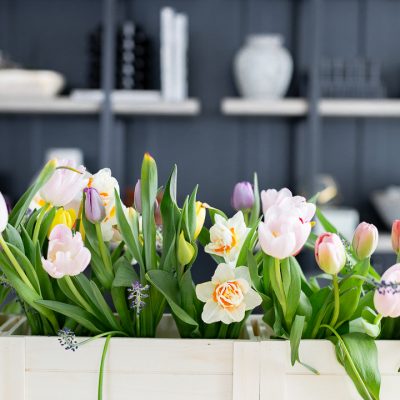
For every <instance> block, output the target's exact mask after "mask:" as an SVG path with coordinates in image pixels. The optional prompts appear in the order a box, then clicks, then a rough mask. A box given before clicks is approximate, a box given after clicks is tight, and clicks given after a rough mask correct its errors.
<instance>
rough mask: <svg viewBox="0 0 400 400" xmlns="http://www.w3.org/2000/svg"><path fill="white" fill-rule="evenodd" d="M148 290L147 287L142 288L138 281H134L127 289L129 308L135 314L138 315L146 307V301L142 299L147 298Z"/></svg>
mask: <svg viewBox="0 0 400 400" xmlns="http://www.w3.org/2000/svg"><path fill="white" fill-rule="evenodd" d="M149 288H150V286H149V285H145V286H143V285H142V284H141V283H140V282H139V281H136V282H134V283H133V284H132V286H131V287H130V288H129V289H128V292H129V295H128V300H130V306H131V308H132V309H134V310H135V311H136V313H137V314H140V312H141V311H142V310H143V308H144V307H145V306H146V301H145V300H144V299H146V298H148V297H149V294H148V293H147V291H148V290H149Z"/></svg>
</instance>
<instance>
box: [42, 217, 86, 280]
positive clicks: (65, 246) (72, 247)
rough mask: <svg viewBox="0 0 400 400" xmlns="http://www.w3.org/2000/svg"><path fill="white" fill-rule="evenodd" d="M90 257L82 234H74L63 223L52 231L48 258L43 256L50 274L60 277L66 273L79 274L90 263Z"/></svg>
mask: <svg viewBox="0 0 400 400" xmlns="http://www.w3.org/2000/svg"><path fill="white" fill-rule="evenodd" d="M90 257H91V255H90V251H89V250H88V249H87V248H86V247H85V246H84V245H83V241H82V237H81V234H80V233H79V232H76V233H75V235H73V234H72V231H71V229H70V228H68V226H66V225H62V224H61V225H57V226H55V227H54V229H53V230H52V231H51V234H50V238H49V247H48V251H47V259H44V258H42V264H43V268H44V269H45V270H46V271H47V273H48V274H49V275H50V276H52V277H53V278H56V279H60V278H62V277H63V276H65V275H69V276H74V275H79V274H80V273H81V272H83V271H84V270H85V269H86V267H87V266H88V265H89V262H90Z"/></svg>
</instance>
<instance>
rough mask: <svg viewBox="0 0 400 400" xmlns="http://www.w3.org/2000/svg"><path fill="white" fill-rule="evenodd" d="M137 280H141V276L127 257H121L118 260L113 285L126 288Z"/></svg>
mask: <svg viewBox="0 0 400 400" xmlns="http://www.w3.org/2000/svg"><path fill="white" fill-rule="evenodd" d="M136 281H139V277H138V276H137V273H136V271H135V269H134V268H133V266H132V265H131V264H130V263H129V261H128V260H127V259H126V258H124V257H121V258H120V259H119V260H118V261H117V269H116V273H115V278H114V281H113V284H112V286H113V287H125V288H126V287H129V286H131V285H132V283H133V282H136Z"/></svg>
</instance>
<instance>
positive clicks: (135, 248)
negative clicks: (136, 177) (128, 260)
mask: <svg viewBox="0 0 400 400" xmlns="http://www.w3.org/2000/svg"><path fill="white" fill-rule="evenodd" d="M114 194H115V209H116V216H117V222H118V226H119V228H120V232H121V236H122V239H123V240H124V242H125V244H126V247H127V248H128V251H129V253H130V254H131V255H132V257H134V258H135V260H136V261H137V262H138V263H139V265H140V266H141V267H142V268H144V262H143V258H142V250H141V245H140V241H139V230H137V231H136V232H135V230H134V229H133V227H132V226H131V225H130V224H129V222H128V219H127V218H126V215H125V213H124V210H123V208H122V202H121V199H120V197H119V194H118V192H117V191H115V192H114ZM135 214H137V213H135ZM134 218H135V220H134V221H132V223H133V224H135V223H136V219H137V215H135V216H134Z"/></svg>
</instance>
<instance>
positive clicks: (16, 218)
mask: <svg viewBox="0 0 400 400" xmlns="http://www.w3.org/2000/svg"><path fill="white" fill-rule="evenodd" d="M55 169H56V163H54V161H49V162H48V163H47V164H46V165H45V166H44V168H43V169H42V171H41V172H40V174H39V176H38V178H37V179H36V181H35V182H34V184H33V185H32V186H31V187H30V188H29V189H28V190H27V191H26V192H25V193H24V194H23V195H22V197H21V198H20V199H19V201H18V202H17V204H16V205H15V206H14V208H13V209H12V211H11V213H10V216H9V222H10V224H11V225H13V226H14V227H15V228H17V227H18V226H19V224H20V223H21V221H22V218H23V217H24V215H25V214H26V210H27V209H28V207H29V204H31V202H32V200H33V198H34V197H35V195H36V193H38V192H39V190H40V189H41V188H42V186H43V185H44V184H45V183H46V182H47V181H48V180H49V179H50V178H51V176H52V175H53V173H54V171H55Z"/></svg>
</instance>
